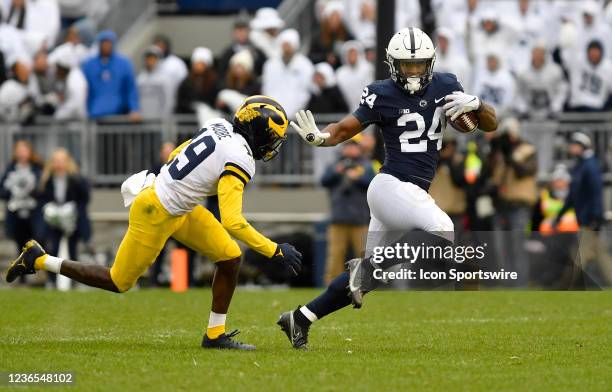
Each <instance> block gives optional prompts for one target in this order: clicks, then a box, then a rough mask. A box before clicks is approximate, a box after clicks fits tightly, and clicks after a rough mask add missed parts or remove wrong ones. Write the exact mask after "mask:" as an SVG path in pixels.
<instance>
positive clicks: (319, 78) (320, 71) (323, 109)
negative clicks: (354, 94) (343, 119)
mask: <svg viewBox="0 0 612 392" xmlns="http://www.w3.org/2000/svg"><path fill="white" fill-rule="evenodd" d="M314 69H315V73H314V75H313V77H312V84H311V85H310V102H308V106H307V108H308V109H309V110H310V111H312V112H313V113H346V112H348V106H346V102H345V101H344V97H343V96H342V93H341V92H340V90H339V89H338V86H337V85H336V74H335V73H334V69H333V68H332V66H331V65H329V64H328V63H325V62H323V63H319V64H317V65H315V68H314Z"/></svg>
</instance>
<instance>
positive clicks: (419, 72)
mask: <svg viewBox="0 0 612 392" xmlns="http://www.w3.org/2000/svg"><path fill="white" fill-rule="evenodd" d="M435 59H436V56H435V54H434V55H433V57H431V58H428V59H395V58H393V57H391V55H389V54H388V53H387V61H386V63H387V65H388V66H389V71H390V73H391V79H392V80H393V81H394V82H396V83H397V84H398V85H399V86H400V87H401V88H403V89H404V90H406V91H408V92H409V93H410V94H414V93H418V92H420V91H422V90H423V89H424V88H425V87H427V85H428V84H429V82H431V78H432V76H433V66H434V62H435Z"/></svg>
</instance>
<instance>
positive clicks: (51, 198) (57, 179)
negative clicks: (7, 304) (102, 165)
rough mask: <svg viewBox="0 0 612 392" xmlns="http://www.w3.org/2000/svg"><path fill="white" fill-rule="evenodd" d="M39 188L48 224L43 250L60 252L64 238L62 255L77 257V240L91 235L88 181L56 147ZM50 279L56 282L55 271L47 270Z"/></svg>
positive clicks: (53, 252) (63, 152) (75, 258)
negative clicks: (65, 243) (65, 251)
mask: <svg viewBox="0 0 612 392" xmlns="http://www.w3.org/2000/svg"><path fill="white" fill-rule="evenodd" d="M40 191H41V198H42V203H43V214H44V219H45V223H46V224H47V230H46V238H47V240H46V241H45V244H46V250H47V251H48V252H49V254H54V255H59V254H60V242H61V241H62V239H65V240H66V241H67V245H68V254H67V255H65V256H64V257H65V258H70V259H71V260H78V254H77V245H78V242H79V241H83V242H85V243H87V242H89V239H90V238H91V223H90V221H89V215H88V213H87V204H89V184H88V183H87V181H86V180H85V179H84V178H83V177H81V176H80V175H79V169H78V166H77V164H76V163H75V162H74V160H73V159H72V157H71V156H70V154H68V151H66V150H65V149H63V148H60V149H57V150H55V151H54V152H53V154H52V155H51V159H49V161H48V162H47V164H46V165H45V168H44V170H43V173H42V176H41V178H40ZM60 257H62V256H60ZM49 280H50V281H51V282H55V274H49Z"/></svg>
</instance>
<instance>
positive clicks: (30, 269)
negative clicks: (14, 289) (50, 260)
mask: <svg viewBox="0 0 612 392" xmlns="http://www.w3.org/2000/svg"><path fill="white" fill-rule="evenodd" d="M45 254H46V252H45V250H44V249H43V247H42V246H40V244H39V243H38V242H36V241H35V240H29V241H28V242H26V244H25V245H24V246H23V248H22V249H21V254H20V255H19V257H17V259H15V261H13V262H12V263H11V265H10V266H9V267H8V270H6V281H7V282H9V283H11V282H12V281H14V280H15V279H17V278H18V277H20V276H22V275H31V274H35V273H36V270H35V269H34V262H35V261H36V259H37V258H39V257H40V256H43V255H45Z"/></svg>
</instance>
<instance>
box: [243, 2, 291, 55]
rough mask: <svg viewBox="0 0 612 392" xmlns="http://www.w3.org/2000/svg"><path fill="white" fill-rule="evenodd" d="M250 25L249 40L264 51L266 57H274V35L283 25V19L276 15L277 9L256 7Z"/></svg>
mask: <svg viewBox="0 0 612 392" xmlns="http://www.w3.org/2000/svg"><path fill="white" fill-rule="evenodd" d="M250 27H251V32H250V34H249V39H250V40H251V42H252V43H253V44H254V45H255V46H256V47H257V48H259V50H261V51H262V52H263V53H265V55H266V57H268V58H271V57H274V56H275V55H276V54H277V53H278V52H277V47H276V45H275V40H276V37H277V36H278V34H279V32H280V31H281V29H282V28H283V27H285V21H283V20H282V19H281V17H280V16H279V15H278V11H276V10H275V9H274V8H269V7H264V8H260V9H258V10H257V12H256V13H255V17H254V18H253V19H252V20H251V23H250Z"/></svg>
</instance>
